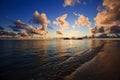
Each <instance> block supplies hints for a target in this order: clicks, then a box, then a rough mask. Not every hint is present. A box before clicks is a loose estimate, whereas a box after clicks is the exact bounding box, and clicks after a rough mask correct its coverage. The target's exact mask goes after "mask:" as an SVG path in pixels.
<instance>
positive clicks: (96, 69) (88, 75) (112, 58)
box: [65, 40, 120, 80]
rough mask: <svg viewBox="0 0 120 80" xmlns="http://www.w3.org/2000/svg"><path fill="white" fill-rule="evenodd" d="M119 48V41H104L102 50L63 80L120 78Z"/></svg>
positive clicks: (119, 79)
mask: <svg viewBox="0 0 120 80" xmlns="http://www.w3.org/2000/svg"><path fill="white" fill-rule="evenodd" d="M119 49H120V41H114V40H113V41H112V40H110V41H106V43H105V45H104V48H103V50H102V51H100V52H99V53H98V54H97V55H96V56H95V57H94V58H93V59H91V60H90V61H89V62H87V63H85V64H83V65H82V66H81V67H79V68H78V69H76V70H75V71H74V72H73V73H72V74H71V75H69V76H67V77H66V78H65V80H120V74H119V73H120V63H119V59H120V52H119Z"/></svg>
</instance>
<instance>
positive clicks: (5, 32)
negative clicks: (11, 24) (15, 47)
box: [0, 30, 17, 36]
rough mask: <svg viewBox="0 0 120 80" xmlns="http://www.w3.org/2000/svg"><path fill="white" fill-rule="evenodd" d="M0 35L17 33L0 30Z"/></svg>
mask: <svg viewBox="0 0 120 80" xmlns="http://www.w3.org/2000/svg"><path fill="white" fill-rule="evenodd" d="M0 35H6V36H16V35H17V34H16V33H14V32H12V31H7V30H2V31H0Z"/></svg>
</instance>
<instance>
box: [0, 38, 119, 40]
mask: <svg viewBox="0 0 120 80" xmlns="http://www.w3.org/2000/svg"><path fill="white" fill-rule="evenodd" d="M0 40H64V39H61V38H58V39H27V38H23V39H16V38H14V39H13V38H0ZM73 40H74V39H73ZM82 40H120V38H86V39H82Z"/></svg>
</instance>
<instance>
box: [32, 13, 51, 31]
mask: <svg viewBox="0 0 120 80" xmlns="http://www.w3.org/2000/svg"><path fill="white" fill-rule="evenodd" d="M31 22H32V23H35V24H38V25H41V26H42V30H45V31H47V25H48V23H50V20H48V19H47V16H46V14H45V13H41V14H40V13H39V12H38V11H35V13H34V16H33V19H32V20H31Z"/></svg>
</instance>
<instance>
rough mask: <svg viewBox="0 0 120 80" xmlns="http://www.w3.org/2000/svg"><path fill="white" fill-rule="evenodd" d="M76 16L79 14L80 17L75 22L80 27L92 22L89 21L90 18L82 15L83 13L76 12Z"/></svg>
mask: <svg viewBox="0 0 120 80" xmlns="http://www.w3.org/2000/svg"><path fill="white" fill-rule="evenodd" d="M74 15H75V16H78V19H77V20H76V21H75V24H77V25H78V26H79V27H81V26H88V27H89V26H90V25H91V22H90V21H89V18H88V17H86V16H84V15H82V14H76V13H74Z"/></svg>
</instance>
